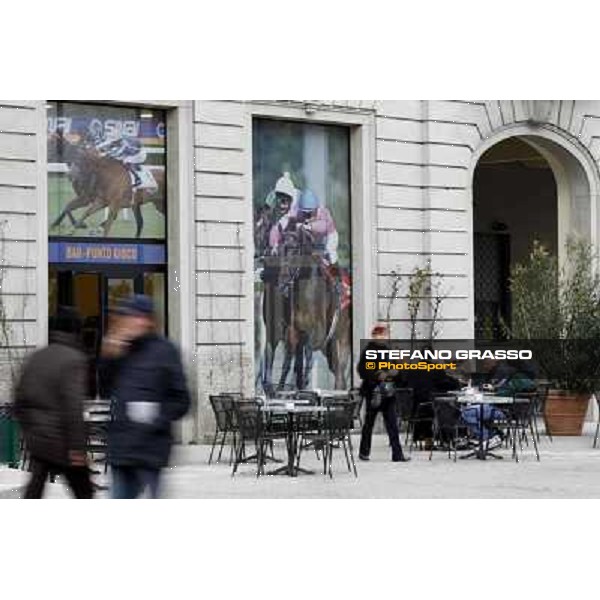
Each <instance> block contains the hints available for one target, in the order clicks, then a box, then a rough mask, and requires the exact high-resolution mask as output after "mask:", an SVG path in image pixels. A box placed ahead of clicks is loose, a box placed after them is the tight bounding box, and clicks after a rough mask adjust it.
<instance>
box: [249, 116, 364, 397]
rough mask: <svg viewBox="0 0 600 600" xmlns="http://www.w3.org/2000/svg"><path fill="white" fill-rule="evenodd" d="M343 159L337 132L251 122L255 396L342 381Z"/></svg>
mask: <svg viewBox="0 0 600 600" xmlns="http://www.w3.org/2000/svg"><path fill="white" fill-rule="evenodd" d="M349 162H350V160H349V132H348V129H347V128H345V127H341V126H333V125H313V124H306V123H299V122H291V121H278V120H268V119H256V120H255V121H254V125H253V211H254V249H255V253H254V272H255V284H254V310H255V315H254V317H255V318H254V323H255V348H254V353H255V369H256V372H255V387H256V389H257V391H258V392H259V393H265V394H267V395H272V394H273V393H275V392H276V391H278V390H286V389H288V390H289V389H292V390H293V389H315V388H320V389H345V388H347V387H349V386H350V384H351V381H350V378H351V369H352V364H351V363H352V313H351V309H352V299H351V291H352V280H351V274H352V263H351V219H350V172H349Z"/></svg>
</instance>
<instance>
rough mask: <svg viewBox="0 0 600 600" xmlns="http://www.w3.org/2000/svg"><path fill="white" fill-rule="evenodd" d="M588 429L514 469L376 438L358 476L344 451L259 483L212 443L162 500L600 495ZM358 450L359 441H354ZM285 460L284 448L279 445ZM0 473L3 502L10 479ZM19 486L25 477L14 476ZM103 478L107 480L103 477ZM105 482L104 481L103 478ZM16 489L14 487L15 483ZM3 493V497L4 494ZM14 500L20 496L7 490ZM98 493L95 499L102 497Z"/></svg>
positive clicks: (52, 491)
mask: <svg viewBox="0 0 600 600" xmlns="http://www.w3.org/2000/svg"><path fill="white" fill-rule="evenodd" d="M592 440H593V426H592V425H591V424H590V425H588V426H587V427H586V431H585V434H584V435H583V436H582V437H573V438H555V439H554V442H553V443H551V442H550V441H549V440H548V439H547V438H545V437H543V438H542V441H541V448H540V449H541V462H539V463H538V462H537V461H536V459H535V455H534V453H533V449H532V448H531V446H530V447H529V448H527V447H525V449H524V455H523V457H522V459H521V461H520V462H519V463H518V464H516V463H515V461H514V460H512V459H511V457H510V451H507V450H503V451H502V454H504V455H505V458H504V460H488V461H478V460H472V459H471V460H458V461H457V462H456V463H454V462H453V461H452V460H449V459H448V458H447V454H445V453H443V452H435V453H434V455H433V460H432V461H431V462H429V461H428V460H427V459H428V453H427V452H423V451H413V454H412V456H413V460H412V461H411V462H410V463H392V462H390V461H389V449H388V446H387V439H386V437H385V436H375V438H374V443H373V452H372V456H371V460H370V461H369V462H361V461H359V462H358V472H359V473H358V474H359V476H358V478H357V479H355V478H354V476H353V475H351V474H350V473H348V471H347V469H346V465H345V459H344V455H343V451H341V450H340V451H336V452H335V453H334V477H333V479H332V480H330V479H329V477H324V476H323V475H322V474H321V473H318V474H316V475H301V476H299V477H297V478H290V477H285V476H269V477H260V478H258V479H257V478H256V476H255V471H254V465H252V464H249V465H245V466H242V467H240V471H239V473H238V474H236V476H235V477H233V478H232V477H231V468H230V467H229V466H228V465H227V464H226V462H224V463H223V464H213V465H210V466H209V465H208V464H207V458H208V453H209V450H210V447H209V446H178V447H177V448H176V449H175V452H174V456H173V462H174V465H176V466H174V467H172V468H171V469H169V470H167V471H166V473H165V477H164V496H165V497H167V498H600V448H598V449H593V448H592ZM355 442H356V445H358V444H357V443H358V439H356V440H355ZM276 454H277V455H279V456H281V457H283V456H284V448H283V447H279V448H276ZM305 458H306V461H305V460H304V458H303V465H304V466H307V467H310V468H315V469H319V468H320V466H321V463H319V462H318V461H317V460H316V457H315V454H314V452H307V453H306V455H305ZM2 475H3V472H2V471H0V497H1V496H2V493H1V490H2V485H4V488H5V490H6V487H7V479H6V476H5V473H4V478H3V477H2ZM15 476H16V477H17V478H18V479H19V484H20V485H22V482H23V481H24V479H25V474H23V473H20V472H14V471H13V472H12V477H13V481H14V480H15ZM100 479H104V477H100ZM105 482H108V479H106V480H105ZM13 487H14V485H13ZM6 495H7V492H6V491H5V492H4V496H5V497H6ZM9 495H10V496H12V497H18V492H12V493H9ZM105 496H106V493H102V494H101V495H100V496H99V497H105ZM46 497H48V498H65V497H68V492H67V491H66V488H64V487H63V485H62V484H60V483H57V484H54V485H49V486H47V491H46Z"/></svg>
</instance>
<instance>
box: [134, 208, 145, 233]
mask: <svg viewBox="0 0 600 600" xmlns="http://www.w3.org/2000/svg"><path fill="white" fill-rule="evenodd" d="M133 216H134V217H135V227H136V229H135V237H136V238H139V237H140V236H141V235H142V229H143V227H144V217H143V216H142V207H141V205H140V203H139V202H136V203H134V205H133Z"/></svg>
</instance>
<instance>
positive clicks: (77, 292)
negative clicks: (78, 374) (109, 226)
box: [48, 265, 167, 398]
mask: <svg viewBox="0 0 600 600" xmlns="http://www.w3.org/2000/svg"><path fill="white" fill-rule="evenodd" d="M165 276H166V274H165V272H164V270H162V269H154V270H152V269H148V268H141V269H140V268H104V269H98V268H97V267H96V268H94V267H93V266H90V267H81V268H77V269H74V268H73V267H72V266H69V265H66V266H62V267H60V266H51V267H50V269H49V287H48V314H49V318H50V325H51V322H52V318H53V316H55V315H56V310H57V308H58V306H71V307H73V308H75V309H76V310H77V312H78V313H79V315H80V316H81V320H82V335H81V343H82V346H83V349H84V351H85V353H86V354H87V356H88V362H89V376H88V388H89V394H90V397H92V398H94V397H96V396H97V395H98V394H100V395H101V390H100V389H99V385H98V374H97V362H98V356H99V353H100V347H101V342H102V337H103V336H104V334H105V333H106V331H107V329H108V327H109V320H110V308H111V307H112V306H113V305H114V304H115V303H116V302H117V301H118V300H119V299H120V298H124V297H127V296H131V295H132V294H146V295H148V296H150V297H151V298H152V299H153V301H154V306H155V310H156V321H157V329H158V332H159V333H161V334H164V335H166V333H167V331H166V314H167V313H166V287H165Z"/></svg>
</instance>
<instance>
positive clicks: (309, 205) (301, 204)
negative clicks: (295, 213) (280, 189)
mask: <svg viewBox="0 0 600 600" xmlns="http://www.w3.org/2000/svg"><path fill="white" fill-rule="evenodd" d="M298 208H299V209H300V210H302V211H306V212H308V211H313V210H317V208H319V199H318V198H317V197H316V196H315V194H314V193H313V192H312V191H311V190H304V191H303V192H302V193H301V194H300V200H299V201H298Z"/></svg>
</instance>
